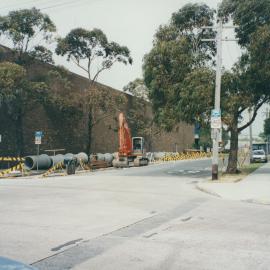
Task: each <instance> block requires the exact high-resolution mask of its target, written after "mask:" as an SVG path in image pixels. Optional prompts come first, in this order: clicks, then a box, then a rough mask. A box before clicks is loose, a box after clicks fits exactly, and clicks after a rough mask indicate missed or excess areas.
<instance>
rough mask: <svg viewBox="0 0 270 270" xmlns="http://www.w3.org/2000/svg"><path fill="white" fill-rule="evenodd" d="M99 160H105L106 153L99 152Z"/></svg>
mask: <svg viewBox="0 0 270 270" xmlns="http://www.w3.org/2000/svg"><path fill="white" fill-rule="evenodd" d="M97 160H102V161H105V155H104V154H101V153H97Z"/></svg>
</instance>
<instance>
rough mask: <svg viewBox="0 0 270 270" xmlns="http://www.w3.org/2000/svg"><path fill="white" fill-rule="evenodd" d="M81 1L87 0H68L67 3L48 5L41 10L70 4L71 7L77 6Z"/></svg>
mask: <svg viewBox="0 0 270 270" xmlns="http://www.w3.org/2000/svg"><path fill="white" fill-rule="evenodd" d="M79 1H86V0H77V1H76V3H74V0H73V1H68V2H65V3H61V4H55V5H51V6H47V7H44V8H40V10H47V9H51V8H58V7H64V6H69V7H72V6H77V5H78V2H79ZM81 4H82V3H81Z"/></svg>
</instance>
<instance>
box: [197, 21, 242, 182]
mask: <svg viewBox="0 0 270 270" xmlns="http://www.w3.org/2000/svg"><path fill="white" fill-rule="evenodd" d="M225 28H226V29H235V28H236V27H235V26H224V25H223V23H222V19H221V18H219V20H218V25H217V26H206V27H202V29H215V30H217V36H216V39H202V41H210V42H216V46H217V61H216V63H217V67H216V86H215V107H214V110H212V113H211V129H212V132H211V135H212V136H211V137H212V140H213V151H212V153H213V154H212V180H218V162H219V153H218V148H219V141H220V137H221V131H222V121H221V109H220V94H221V77H222V74H221V72H222V42H223V41H237V40H236V39H228V38H226V39H223V38H222V33H223V29H225Z"/></svg>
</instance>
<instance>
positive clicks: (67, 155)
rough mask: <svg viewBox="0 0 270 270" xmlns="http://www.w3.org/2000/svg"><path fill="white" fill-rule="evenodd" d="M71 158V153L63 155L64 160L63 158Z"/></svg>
mask: <svg viewBox="0 0 270 270" xmlns="http://www.w3.org/2000/svg"><path fill="white" fill-rule="evenodd" d="M73 157H74V154H72V153H67V154H65V155H64V159H65V158H73Z"/></svg>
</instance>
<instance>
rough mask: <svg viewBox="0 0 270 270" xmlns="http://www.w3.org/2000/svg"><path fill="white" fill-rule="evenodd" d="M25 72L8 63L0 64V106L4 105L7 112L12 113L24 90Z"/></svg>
mask: <svg viewBox="0 0 270 270" xmlns="http://www.w3.org/2000/svg"><path fill="white" fill-rule="evenodd" d="M25 76H26V71H25V69H24V68H23V67H21V66H19V65H17V64H14V63H10V62H2V63H0V89H1V91H0V106H3V104H5V105H6V107H7V109H8V112H9V113H10V114H12V113H13V112H14V109H15V106H14V103H16V101H17V99H18V98H20V99H21V96H22V94H23V92H24V90H25V89H26V84H25Z"/></svg>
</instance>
